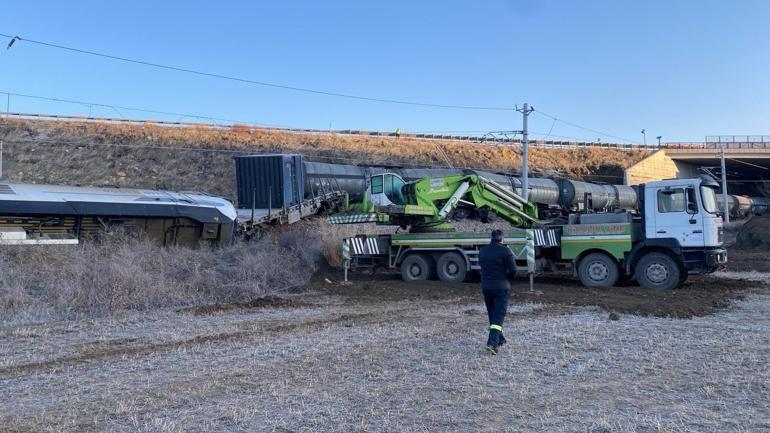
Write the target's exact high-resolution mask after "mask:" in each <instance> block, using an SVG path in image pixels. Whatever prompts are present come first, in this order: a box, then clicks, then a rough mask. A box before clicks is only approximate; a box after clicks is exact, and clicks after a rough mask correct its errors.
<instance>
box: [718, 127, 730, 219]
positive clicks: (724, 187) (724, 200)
mask: <svg viewBox="0 0 770 433" xmlns="http://www.w3.org/2000/svg"><path fill="white" fill-rule="evenodd" d="M720 141H721V140H720ZM719 144H720V146H719V149H720V152H719V159H720V160H721V161H720V162H721V164H722V208H723V211H724V213H725V214H724V217H723V218H724V221H725V224H727V223H729V222H730V205H729V203H727V170H726V169H725V143H724V142H722V143H719Z"/></svg>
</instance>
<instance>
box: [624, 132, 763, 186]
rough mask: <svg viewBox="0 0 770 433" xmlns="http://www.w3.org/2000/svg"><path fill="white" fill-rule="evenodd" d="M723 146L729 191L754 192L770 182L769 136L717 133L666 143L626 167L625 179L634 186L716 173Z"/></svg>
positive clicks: (718, 171) (719, 172)
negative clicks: (696, 140) (702, 139)
mask: <svg viewBox="0 0 770 433" xmlns="http://www.w3.org/2000/svg"><path fill="white" fill-rule="evenodd" d="M722 149H724V152H725V166H726V171H727V181H728V189H729V190H731V192H733V191H735V192H736V193H742V194H753V193H756V192H757V187H758V186H759V185H761V184H767V185H770V136H720V137H707V138H706V141H705V142H701V143H666V144H664V145H662V146H661V149H660V150H658V151H656V152H655V153H653V154H652V155H650V156H648V157H647V158H645V159H643V160H642V161H640V162H639V163H637V164H635V165H633V166H631V167H629V168H628V169H626V171H625V182H626V183H627V184H629V185H633V184H637V183H642V182H647V181H651V180H660V179H671V178H685V177H694V176H699V175H701V174H703V173H704V171H710V172H712V173H713V174H715V175H718V176H719V175H721V168H720V154H721V152H722Z"/></svg>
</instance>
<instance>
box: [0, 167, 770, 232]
mask: <svg viewBox="0 0 770 433" xmlns="http://www.w3.org/2000/svg"><path fill="white" fill-rule="evenodd" d="M383 172H391V173H396V174H398V175H400V176H401V177H402V178H404V180H406V181H410V180H416V179H420V178H424V177H440V176H448V175H454V174H460V173H462V172H463V170H461V169H448V168H404V167H373V166H369V167H367V166H356V165H345V164H328V163H321V162H313V161H304V160H303V159H302V157H301V156H300V155H295V154H258V155H247V156H239V157H236V186H237V195H238V207H239V208H241V210H242V211H243V210H247V212H245V213H242V215H248V214H251V215H252V217H253V215H254V208H268V207H271V208H272V209H281V208H282V209H283V210H284V213H285V214H287V215H288V218H287V221H289V222H292V218H291V215H290V214H291V212H292V209H296V208H299V210H300V213H301V214H302V211H303V208H304V211H307V210H308V209H307V207H308V203H310V202H311V201H312V202H313V203H314V204H318V203H319V202H318V199H319V197H326V195H324V194H328V192H329V191H336V190H343V191H345V192H347V193H348V195H349V197H350V199H351V200H354V201H356V200H360V199H361V198H362V194H363V192H364V191H365V190H366V188H367V182H368V179H369V178H370V176H371V175H373V174H378V173H383ZM476 172H477V173H478V174H480V175H481V176H483V177H485V178H488V179H491V180H494V181H495V182H497V183H498V184H500V185H503V187H505V188H506V189H509V190H511V191H513V192H516V193H518V194H521V180H520V179H519V178H517V177H514V176H510V175H506V174H500V173H492V172H487V171H476ZM717 197H718V200H720V201H721V195H718V196H717ZM529 199H530V200H531V201H532V202H534V203H537V204H538V206H539V208H540V215H541V218H544V219H546V218H550V217H553V216H558V215H563V214H565V213H566V212H569V211H584V210H592V211H612V210H615V209H633V208H635V207H636V205H637V197H636V191H635V189H633V188H632V187H629V186H625V185H600V184H594V183H588V182H581V181H573V180H569V179H555V180H554V179H548V178H530V179H529ZM728 200H729V209H730V210H729V211H730V213H731V215H732V216H734V217H738V218H740V217H745V216H746V215H748V214H750V213H754V214H757V215H761V214H764V213H765V212H767V208H768V200H767V199H765V198H762V197H745V196H735V195H730V196H728ZM249 209H251V212H248V210H249ZM316 209H318V210H321V209H323V206H319V207H316V206H315V205H314V206H313V207H312V209H311V210H312V211H313V212H315V211H316ZM268 215H270V212H269V211H268ZM302 215H305V214H302ZM245 218H248V216H247V217H242V218H240V220H239V218H238V212H237V211H236V208H235V206H233V204H232V203H231V202H230V201H228V200H226V199H224V198H220V197H214V196H210V195H206V194H203V193H193V192H168V191H157V190H143V189H131V188H90V187H71V186H56V185H35V184H25V183H17V182H8V181H0V243H11V242H9V241H8V239H5V240H4V237H7V236H8V235H9V234H10V233H12V232H14V231H15V232H16V234H19V233H18V232H21V233H20V234H21V235H23V236H25V237H26V238H28V239H30V240H32V241H34V240H36V239H38V240H43V239H52V238H61V237H63V236H69V237H71V238H74V239H83V238H87V237H89V236H93V235H95V234H97V233H99V232H101V231H103V230H105V229H108V228H110V227H113V226H121V227H124V228H126V229H128V230H138V231H142V232H144V233H146V234H147V236H148V237H149V238H150V239H153V240H155V241H156V242H158V243H160V244H162V245H185V246H197V245H199V244H201V243H204V244H212V245H224V244H227V243H230V242H232V241H233V239H234V238H235V237H236V234H237V233H239V232H242V231H239V230H237V228H238V225H239V224H245V223H247V221H243V220H244V219H245ZM297 219H298V218H297ZM295 220H296V219H295ZM267 222H268V223H269V222H270V220H269V218H268V220H267Z"/></svg>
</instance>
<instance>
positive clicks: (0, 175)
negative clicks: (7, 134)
mask: <svg viewBox="0 0 770 433" xmlns="http://www.w3.org/2000/svg"><path fill="white" fill-rule="evenodd" d="M2 178H3V140H0V179H2Z"/></svg>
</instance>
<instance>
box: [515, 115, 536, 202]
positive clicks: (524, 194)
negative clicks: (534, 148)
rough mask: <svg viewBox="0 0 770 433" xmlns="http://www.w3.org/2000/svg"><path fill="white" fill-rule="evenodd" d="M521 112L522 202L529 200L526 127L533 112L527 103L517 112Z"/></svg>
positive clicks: (527, 134) (527, 131) (527, 135)
mask: <svg viewBox="0 0 770 433" xmlns="http://www.w3.org/2000/svg"><path fill="white" fill-rule="evenodd" d="M517 111H519V112H521V115H522V117H523V119H522V130H521V137H522V138H521V197H522V198H523V199H524V200H528V198H529V155H528V153H529V130H528V127H527V120H528V118H529V113H531V112H533V111H535V109H534V108H530V106H529V104H528V103H526V102H525V103H524V108H522V109H521V110H517Z"/></svg>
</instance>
